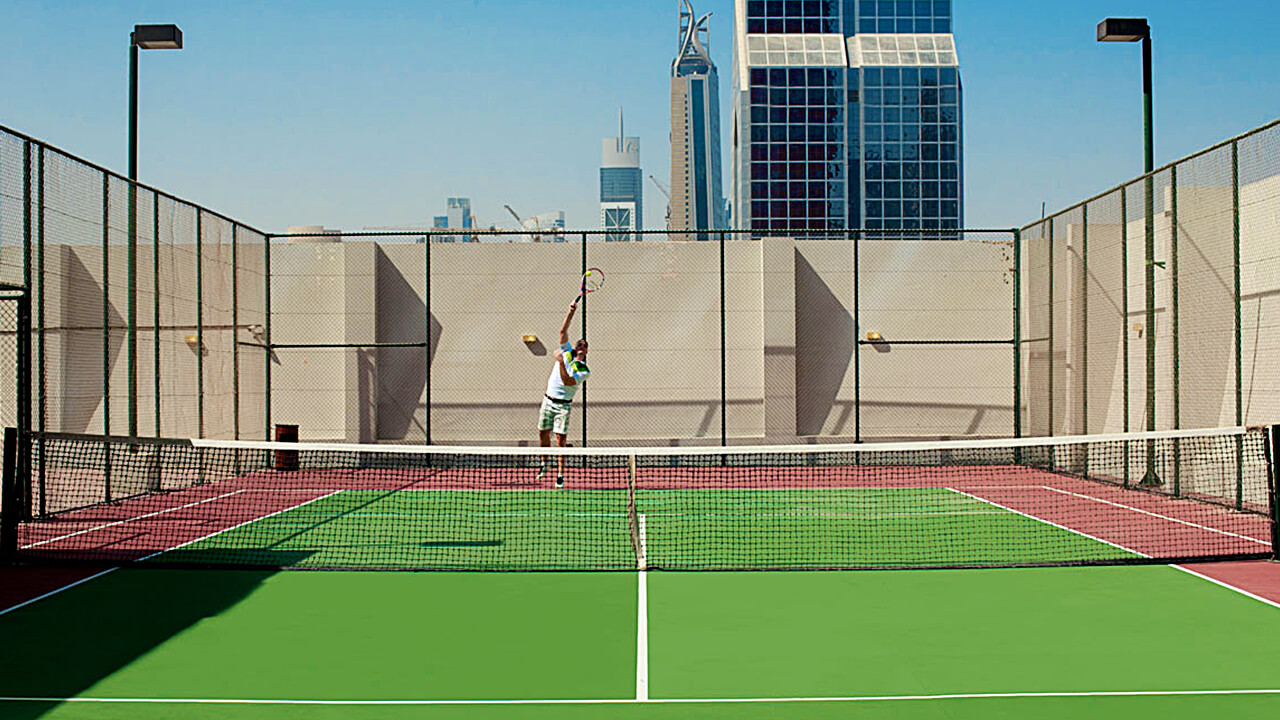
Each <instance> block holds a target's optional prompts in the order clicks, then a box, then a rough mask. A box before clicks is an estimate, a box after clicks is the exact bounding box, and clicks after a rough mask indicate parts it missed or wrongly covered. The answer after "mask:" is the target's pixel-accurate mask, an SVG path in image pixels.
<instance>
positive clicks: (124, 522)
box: [18, 490, 244, 550]
mask: <svg viewBox="0 0 1280 720" xmlns="http://www.w3.org/2000/svg"><path fill="white" fill-rule="evenodd" d="M242 492H244V491H243V490H232V491H231V492H226V493H223V494H221V495H215V496H213V497H208V498H205V499H203V500H196V501H195V502H189V503H187V504H185V505H179V506H177V507H171V508H165V509H164V510H157V511H156V512H151V513H147V514H145V515H137V516H134V517H130V518H125V519H123V520H115V521H113V522H109V523H104V524H102V525H95V526H93V527H91V528H85V529H84V530H77V531H76V532H73V533H68V534H66V535H59V536H58V537H55V538H50V539H48V540H41V541H40V542H37V543H31V544H30V545H23V546H22V547H20V548H18V549H19V550H30V549H31V548H36V547H40V546H41V545H49V544H50V543H56V542H59V541H61V540H70V539H71V538H73V537H80V536H81V535H87V534H89V533H91V532H98V531H99V530H106V529H107V528H113V527H116V526H118V525H128V524H129V523H131V522H135V521H137V520H146V519H147V518H153V517H158V516H160V515H164V514H166V513H171V512H177V511H179V510H186V509H187V508H193V507H195V506H197V505H203V504H205V503H210V502H213V501H214V500H222V499H223V498H229V497H231V496H232V495H236V494H239V493H242ZM72 522H74V520H73V521H72Z"/></svg>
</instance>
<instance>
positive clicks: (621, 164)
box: [600, 110, 644, 242]
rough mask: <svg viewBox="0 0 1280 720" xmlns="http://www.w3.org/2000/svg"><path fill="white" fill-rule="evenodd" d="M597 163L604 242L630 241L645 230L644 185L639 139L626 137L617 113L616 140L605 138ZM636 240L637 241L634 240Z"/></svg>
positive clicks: (614, 138)
mask: <svg viewBox="0 0 1280 720" xmlns="http://www.w3.org/2000/svg"><path fill="white" fill-rule="evenodd" d="M602 149H603V152H602V153H601V155H602V157H601V160H600V223H601V227H603V228H604V229H605V230H607V231H609V232H608V234H606V235H605V238H604V239H605V240H606V241H609V242H616V241H620V240H630V239H631V234H630V233H631V232H634V231H636V230H643V229H644V184H643V182H642V176H641V173H640V138H638V137H627V135H626V132H625V130H624V127H623V124H622V111H621V110H619V111H618V137H613V138H605V139H604V143H603V148H602ZM635 239H637V240H638V239H639V237H638V236H637V237H636V238H635Z"/></svg>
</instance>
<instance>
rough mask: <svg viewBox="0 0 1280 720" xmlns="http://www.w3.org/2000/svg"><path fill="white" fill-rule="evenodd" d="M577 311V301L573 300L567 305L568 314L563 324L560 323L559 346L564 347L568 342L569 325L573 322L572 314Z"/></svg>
mask: <svg viewBox="0 0 1280 720" xmlns="http://www.w3.org/2000/svg"><path fill="white" fill-rule="evenodd" d="M577 311H578V301H577V300H574V301H573V302H572V303H571V304H570V305H569V312H568V313H567V314H565V316H564V322H562V323H560V344H561V345H564V344H565V343H567V342H569V323H570V322H572V321H573V314H574V313H575V312H577Z"/></svg>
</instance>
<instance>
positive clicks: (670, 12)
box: [0, 0, 1280, 231]
mask: <svg viewBox="0 0 1280 720" xmlns="http://www.w3.org/2000/svg"><path fill="white" fill-rule="evenodd" d="M954 2H955V6H956V9H955V14H956V18H955V31H956V36H957V41H958V43H959V47H960V57H961V63H962V72H963V78H964V83H965V156H966V192H967V203H966V208H967V220H968V223H967V224H968V225H970V226H972V227H979V226H990V227H1008V226H1013V225H1021V224H1024V223H1025V222H1027V221H1029V220H1031V219H1034V218H1035V217H1037V216H1038V215H1039V211H1040V205H1041V202H1047V203H1048V207H1049V209H1050V211H1052V210H1053V209H1055V208H1060V207H1063V206H1066V205H1069V204H1071V203H1074V202H1076V201H1078V200H1080V199H1083V198H1084V197H1086V196H1089V195H1092V194H1094V193H1095V192H1098V191H1101V190H1103V189H1106V188H1108V187H1110V186H1112V185H1115V184H1118V183H1119V182H1121V181H1123V180H1125V179H1127V178H1129V177H1132V176H1134V175H1137V174H1139V173H1140V171H1141V167H1142V145H1141V131H1142V115H1141V103H1140V101H1141V97H1140V92H1141V76H1140V62H1139V51H1138V47H1137V46H1136V45H1112V44H1105V45H1104V44H1099V43H1096V42H1094V27H1095V25H1096V24H1097V21H1098V20H1100V19H1101V18H1103V17H1105V16H1108V15H1110V16H1126V15H1135V16H1147V17H1150V18H1151V22H1152V25H1153V27H1154V29H1155V40H1156V45H1155V49H1156V74H1155V76H1156V123H1157V124H1156V159H1157V163H1164V162H1167V161H1170V160H1173V159H1175V158H1177V157H1180V156H1182V155H1185V154H1188V153H1190V152H1193V151H1195V150H1198V149H1200V148H1203V147H1206V146H1208V145H1211V144H1213V143H1215V142H1217V141H1219V140H1222V139H1225V138H1226V137H1229V136H1231V135H1234V134H1237V133H1239V132H1243V131H1245V130H1248V129H1249V128H1252V127H1254V126H1257V125H1261V124H1263V123H1265V122H1267V121H1270V120H1273V119H1275V118H1277V117H1280V80H1278V79H1277V73H1276V68H1277V67H1280V47H1277V46H1276V44H1275V42H1274V34H1275V28H1277V27H1280V3H1276V2H1275V1H1274V0H1234V1H1233V2H1229V3H1210V2H1205V0H1146V1H1139V0H1107V1H1103V0H1059V1H1056V2H1055V1H1050V2H1044V1H1041V0H1034V1H1029V0H1028V1H1023V0H1019V1H1015V0H954ZM676 7H677V2H676V0H610V1H609V2H600V0H559V1H558V2H553V1H551V0H502V1H498V0H452V1H445V0H416V1H408V0H403V1H402V0H362V1H357V0H305V1H301V0H271V1H270V2H267V1H262V2H252V3H250V2H238V1H236V0H225V1H220V2H207V1H206V2H177V1H170V2H155V1H152V2H145V1H139V2H128V1H121V0H94V1H93V2H87V1H85V2H57V1H52V0H45V1H43V2H41V1H38V0H5V2H4V4H3V6H0V68H2V69H3V71H2V72H0V124H3V125H6V126H9V127H12V128H15V129H17V130H20V131H23V132H26V133H29V134H31V135H34V136H36V137H39V138H41V139H44V140H47V141H49V142H50V143H52V144H54V145H57V146H60V147H62V148H64V149H66V150H68V151H70V152H72V153H75V154H78V155H81V156H83V157H85V158H88V159H90V160H92V161H94V162H98V163H100V164H103V165H106V166H108V167H112V168H117V169H119V170H121V171H123V170H124V169H125V153H126V144H125V140H126V134H125V133H126V119H127V116H126V100H127V87H128V84H127V79H128V76H127V70H128V34H129V31H130V29H131V28H132V26H133V24H135V23H140V22H175V23H177V24H178V25H180V26H181V27H182V30H183V32H184V34H185V39H186V49H184V50H182V51H181V52H158V51H153V52H146V53H144V54H143V57H142V83H141V86H142V96H141V138H142V140H141V150H140V161H139V164H140V177H141V179H142V180H143V181H144V182H147V183H149V184H153V185H157V186H159V187H162V188H164V189H166V190H169V191H171V192H173V193H175V194H178V195H180V196H182V197H185V198H188V199H191V200H194V201H196V202H199V203H201V204H204V205H206V206H209V207H211V208H214V209H217V210H219V211H222V212H225V213H228V214H230V215H231V216H233V217H236V218H239V219H241V220H243V221H244V222H246V223H248V224H250V225H254V226H256V227H258V228H261V229H263V230H267V231H283V230H284V228H285V226H287V225H290V224H324V225H327V226H329V227H338V228H343V229H349V230H350V229H359V228H362V227H365V226H380V225H406V224H416V223H427V222H429V220H430V218H431V217H432V216H433V215H437V214H443V213H444V204H445V198H446V197H447V196H452V195H461V196H469V197H471V198H472V199H473V203H474V209H475V213H476V215H477V217H478V219H479V221H480V222H481V223H482V224H484V225H489V224H497V225H499V226H510V225H511V224H513V221H511V220H510V218H509V216H507V215H506V213H505V211H504V210H503V209H502V206H503V204H511V205H512V206H513V207H515V208H516V209H517V210H518V211H520V212H521V213H522V214H533V213H540V212H545V211H549V210H561V209H562V210H565V211H566V213H567V215H568V223H569V225H570V226H572V227H596V226H597V225H598V224H599V210H598V205H597V200H598V165H599V160H600V139H601V138H603V137H604V136H606V135H609V134H610V133H613V132H615V128H616V126H617V111H618V106H620V105H621V106H624V107H625V108H626V115H627V133H628V134H629V135H632V134H634V135H639V136H640V137H641V141H642V161H643V164H644V171H645V174H646V175H648V174H653V175H656V176H657V177H658V178H659V179H661V180H663V181H664V182H665V181H666V179H667V176H668V172H669V170H668V168H669V160H668V152H669V147H668V141H667V136H668V118H669V107H668V103H669V99H668V95H669V87H668V69H669V64H670V61H671V56H672V55H673V53H674V52H675V49H676ZM695 7H696V8H697V9H698V10H699V12H714V13H715V15H714V17H713V18H712V49H713V53H714V55H715V56H716V58H717V61H718V63H719V64H720V67H721V72H722V83H721V84H722V93H723V96H724V97H723V100H724V105H723V107H724V110H723V117H724V119H725V128H726V132H727V125H728V123H727V121H728V118H729V116H730V115H729V105H728V101H729V93H730V89H731V85H732V78H731V75H732V68H731V63H730V57H731V52H732V26H731V21H732V14H733V2H732V0H700V1H698V2H695ZM727 159H728V155H727V153H726V161H727ZM725 182H726V186H727V184H728V176H727V174H726V178H725ZM645 192H646V200H647V201H648V202H647V208H646V223H647V224H648V225H649V226H650V227H660V226H661V223H662V215H663V207H664V204H665V203H664V201H663V200H662V198H661V196H660V195H659V194H658V192H657V191H656V190H655V189H654V188H653V186H652V185H651V184H650V185H648V186H647V187H646V191H645Z"/></svg>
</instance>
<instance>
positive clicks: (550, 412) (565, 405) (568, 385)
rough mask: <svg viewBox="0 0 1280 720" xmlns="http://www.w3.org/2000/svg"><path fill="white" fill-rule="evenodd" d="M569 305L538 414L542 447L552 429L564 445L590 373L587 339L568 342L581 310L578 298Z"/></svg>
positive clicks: (559, 467) (542, 470)
mask: <svg viewBox="0 0 1280 720" xmlns="http://www.w3.org/2000/svg"><path fill="white" fill-rule="evenodd" d="M581 299H582V296H581V295H579V296H578V298H577V299H575V300H574V301H573V303H572V304H570V305H569V312H568V314H567V315H565V316H564V322H563V323H560V350H559V352H557V353H556V363H555V366H554V367H552V368H551V377H549V378H547V392H546V395H545V396H544V397H543V399H542V412H541V415H540V417H539V418H538V440H539V442H540V444H541V446H542V447H549V446H550V445H551V433H552V432H554V433H555V434H556V444H557V445H559V446H560V447H564V446H565V440H566V439H567V437H568V435H569V410H570V409H572V407H573V396H574V395H575V394H576V393H577V392H578V388H579V387H580V386H581V385H582V383H584V382H586V380H587V377H588V376H590V375H591V370H589V369H588V368H587V339H586V338H582V339H581V340H579V341H578V342H577V343H576V344H574V345H570V344H569V322H570V321H572V320H573V314H574V313H575V312H577V310H578V300H581ZM547 464H548V463H547V458H546V457H543V458H542V465H541V466H540V467H539V468H538V479H539V480H541V479H542V476H543V475H545V474H546V472H547ZM556 487H557V488H563V487H564V456H563V455H561V456H559V457H558V458H556Z"/></svg>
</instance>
